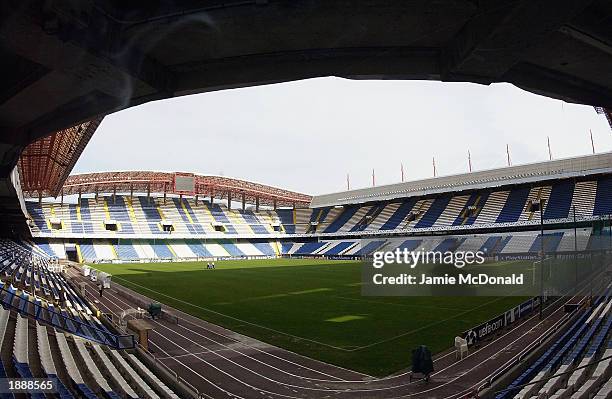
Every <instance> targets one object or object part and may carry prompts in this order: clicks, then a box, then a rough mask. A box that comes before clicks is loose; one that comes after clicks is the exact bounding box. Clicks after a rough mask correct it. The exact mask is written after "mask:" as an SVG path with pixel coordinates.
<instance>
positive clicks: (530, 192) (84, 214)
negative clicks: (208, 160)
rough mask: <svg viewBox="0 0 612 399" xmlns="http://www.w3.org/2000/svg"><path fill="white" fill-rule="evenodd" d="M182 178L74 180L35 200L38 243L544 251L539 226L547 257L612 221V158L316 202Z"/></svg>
mask: <svg viewBox="0 0 612 399" xmlns="http://www.w3.org/2000/svg"><path fill="white" fill-rule="evenodd" d="M219 179H223V184H220V183H219ZM172 181H173V175H172V174H170V173H167V174H159V173H155V172H123V173H112V174H105V173H99V174H89V175H77V176H72V177H71V178H70V179H68V180H67V182H66V184H65V185H64V188H63V189H62V193H63V194H62V196H61V197H60V198H59V199H55V200H48V199H45V200H43V199H42V198H34V199H29V200H26V202H25V204H26V208H27V212H28V214H29V216H30V226H31V229H32V235H33V237H34V241H35V242H36V243H37V244H38V246H39V247H40V248H41V249H42V250H44V251H45V252H46V253H47V254H49V255H51V256H56V257H59V258H60V259H64V258H70V259H74V260H79V261H113V260H142V259H178V258H180V259H193V258H224V257H233V258H237V257H258V256H283V255H291V256H294V255H295V256H308V255H316V256H346V257H357V256H363V255H367V254H368V253H371V252H373V251H375V250H377V249H380V248H382V247H383V246H384V247H385V248H386V249H392V248H394V247H402V248H403V247H408V248H411V249H417V248H423V249H442V248H445V249H453V250H456V249H461V250H465V249H466V248H470V249H481V250H485V251H486V252H487V253H488V254H490V255H491V256H494V255H504V254H509V255H510V254H519V253H526V254H529V253H531V254H537V253H538V251H539V247H540V241H541V232H540V230H541V228H542V226H541V224H543V225H544V226H545V229H546V230H547V233H546V235H547V236H549V237H547V238H549V239H547V243H546V250H547V251H550V252H556V251H575V250H580V251H582V250H588V249H589V248H591V247H592V246H593V245H594V244H592V243H590V240H589V238H590V236H591V233H592V231H593V225H594V224H597V223H598V222H599V223H602V224H603V225H609V219H610V215H611V214H612V154H610V153H606V154H599V155H591V156H584V157H577V158H570V159H564V160H557V161H550V162H542V163H536V164H530V165H521V166H513V167H507V168H501V169H496V170H489V171H481V172H474V173H470V174H461V175H455V176H447V177H440V178H434V179H425V180H420V181H414V182H408V183H401V184H395V185H388V186H380V187H373V188H370V189H361V190H352V191H347V192H341V193H335V194H328V195H321V196H315V197H312V198H311V197H309V196H307V195H303V194H299V193H293V192H290V191H288V190H282V189H278V188H270V187H268V186H265V185H260V184H256V183H251V182H244V181H240V180H237V179H229V178H219V177H206V176H200V177H198V179H197V184H196V185H195V187H196V189H195V190H194V191H192V192H189V193H184V192H181V193H177V192H176V191H175V190H173V189H172V187H173V184H172ZM213 182H216V185H214V183H213ZM64 194H65V195H66V196H68V195H72V196H73V198H72V201H69V200H68V199H66V201H64ZM77 195H78V197H76V196H77ZM75 197H76V198H75ZM576 226H578V227H579V230H577V235H578V237H579V238H578V239H577V247H575V245H574V240H573V239H572V237H573V234H574V230H573V229H574V227H576ZM362 238H370V239H371V241H370V242H369V243H368V244H367V248H362V247H361V239H362Z"/></svg>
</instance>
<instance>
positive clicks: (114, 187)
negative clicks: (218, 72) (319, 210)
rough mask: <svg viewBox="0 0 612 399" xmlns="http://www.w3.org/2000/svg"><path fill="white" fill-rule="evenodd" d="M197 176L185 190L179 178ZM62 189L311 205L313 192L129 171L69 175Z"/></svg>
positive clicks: (217, 178)
mask: <svg viewBox="0 0 612 399" xmlns="http://www.w3.org/2000/svg"><path fill="white" fill-rule="evenodd" d="M177 176H179V177H184V178H187V179H190V178H191V177H193V179H194V180H193V181H194V184H193V189H189V190H181V189H180V187H178V185H175V181H176V177H177ZM60 192H61V193H62V194H63V195H73V194H88V193H97V194H102V193H114V192H118V193H132V192H133V193H157V194H164V193H165V194H185V195H191V196H193V195H199V196H202V197H209V198H210V197H211V196H213V197H214V198H216V199H227V198H228V194H229V196H230V198H231V199H232V200H234V201H242V200H243V199H244V201H245V202H246V203H250V204H257V203H258V204H260V205H268V206H274V205H276V206H279V207H282V206H294V205H295V206H307V205H309V204H310V201H311V200H312V197H311V196H310V195H306V194H302V193H298V192H294V191H290V190H285V189H282V188H278V187H273V186H269V185H265V184H261V183H255V182H252V181H247V180H241V179H236V178H232V177H225V176H215V175H199V174H193V173H183V172H154V171H125V172H100V173H85V174H78V175H72V176H70V177H68V179H67V180H66V182H65V183H64V185H63V187H62V188H61V190H60Z"/></svg>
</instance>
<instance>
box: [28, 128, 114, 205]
mask: <svg viewBox="0 0 612 399" xmlns="http://www.w3.org/2000/svg"><path fill="white" fill-rule="evenodd" d="M102 119H103V117H99V118H95V119H92V120H90V121H87V122H84V123H80V124H78V125H76V126H72V127H70V128H68V129H64V130H59V131H57V132H55V133H52V134H50V135H48V136H45V137H42V138H40V139H38V140H36V141H34V142H33V143H31V144H29V145H28V146H27V147H26V148H25V149H24V150H23V152H22V153H21V156H20V158H19V163H18V168H19V177H20V182H21V189H22V191H23V193H24V195H25V196H26V197H37V196H40V197H57V196H58V195H59V194H60V192H61V189H62V185H63V184H64V181H65V180H66V178H67V177H68V175H69V174H70V172H71V171H72V168H73V167H74V164H75V163H76V161H77V159H79V157H80V156H81V153H82V152H83V150H84V149H85V146H86V145H87V143H88V142H89V140H90V139H91V136H92V135H93V134H94V132H95V131H96V129H97V128H98V126H99V125H100V123H101V122H102Z"/></svg>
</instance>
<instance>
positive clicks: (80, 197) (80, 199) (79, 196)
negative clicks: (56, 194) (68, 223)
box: [79, 188, 81, 206]
mask: <svg viewBox="0 0 612 399" xmlns="http://www.w3.org/2000/svg"><path fill="white" fill-rule="evenodd" d="M80 205H81V189H80V188H79V206H80Z"/></svg>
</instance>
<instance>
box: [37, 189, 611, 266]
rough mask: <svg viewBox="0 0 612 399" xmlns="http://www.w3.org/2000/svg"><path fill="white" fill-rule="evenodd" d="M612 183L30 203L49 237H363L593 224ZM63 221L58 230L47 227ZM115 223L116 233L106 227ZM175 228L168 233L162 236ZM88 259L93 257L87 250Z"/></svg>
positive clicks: (607, 208)
mask: <svg viewBox="0 0 612 399" xmlns="http://www.w3.org/2000/svg"><path fill="white" fill-rule="evenodd" d="M611 190H612V178H610V177H603V178H592V179H591V180H584V181H574V180H570V179H566V180H559V181H555V182H553V183H550V184H538V185H518V186H515V187H512V188H510V189H504V188H503V187H502V188H500V189H491V188H488V189H482V190H476V191H473V192H471V193H457V194H452V193H447V194H444V195H439V196H431V195H430V196H428V197H425V198H422V197H418V196H416V197H408V198H404V199H401V198H400V199H396V200H392V201H380V202H374V203H366V204H353V205H344V206H336V207H322V208H316V209H310V208H298V209H276V210H271V209H265V210H260V211H259V212H254V211H253V210H250V209H246V210H241V209H239V210H233V209H228V208H227V207H225V206H224V205H220V204H218V203H214V204H210V203H209V202H207V201H199V202H198V203H196V202H195V200H194V199H193V198H177V197H172V198H168V200H167V201H166V200H164V199H161V198H148V197H144V196H136V197H133V198H132V197H128V196H125V195H115V196H107V197H103V198H102V197H101V198H98V199H95V198H82V199H81V201H80V202H79V203H78V204H64V205H61V204H57V203H49V202H43V203H41V204H39V203H37V202H31V201H27V203H26V205H27V209H28V212H29V214H30V216H31V218H32V221H33V227H32V228H33V231H34V235H35V236H37V237H44V238H53V237H58V238H69V237H75V238H84V239H92V238H117V237H124V238H129V237H131V238H135V239H142V238H154V236H155V238H157V236H167V237H170V238H184V239H186V238H209V237H210V238H225V237H235V238H252V237H253V236H256V235H257V236H262V237H264V236H275V237H276V236H279V235H292V234H313V235H323V236H330V235H338V234H350V235H355V236H359V235H360V234H362V233H364V232H375V231H385V232H388V231H393V230H396V231H401V232H406V231H415V232H416V231H439V230H451V231H452V230H456V229H459V230H463V229H466V228H470V229H479V228H490V227H491V226H492V225H495V224H503V225H504V226H509V225H512V224H516V225H520V226H525V225H532V226H534V227H535V226H536V225H537V224H538V223H539V219H540V211H539V210H538V209H537V208H535V207H534V208H532V207H531V204H532V203H533V204H541V206H542V208H543V218H544V220H545V221H550V222H559V221H562V220H564V219H567V220H568V221H569V220H570V219H572V218H573V216H574V215H573V213H574V209H575V211H576V217H577V219H579V220H582V219H585V218H586V219H588V220H592V219H594V218H597V217H599V216H602V215H608V214H611V213H612V200H610V198H612V196H611V195H610V191H611ZM52 219H60V221H61V228H59V229H57V228H55V227H53V228H52V226H51V224H50V221H51V220H52ZM108 219H112V220H116V221H117V223H118V229H117V231H111V230H107V229H106V228H105V226H104V220H108ZM162 221H163V222H165V224H166V225H171V226H172V228H171V229H165V230H166V231H164V228H163V226H162ZM86 252H87V256H86V257H85V258H86V259H88V258H89V257H93V255H94V253H92V252H91V248H86Z"/></svg>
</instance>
